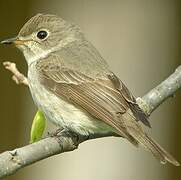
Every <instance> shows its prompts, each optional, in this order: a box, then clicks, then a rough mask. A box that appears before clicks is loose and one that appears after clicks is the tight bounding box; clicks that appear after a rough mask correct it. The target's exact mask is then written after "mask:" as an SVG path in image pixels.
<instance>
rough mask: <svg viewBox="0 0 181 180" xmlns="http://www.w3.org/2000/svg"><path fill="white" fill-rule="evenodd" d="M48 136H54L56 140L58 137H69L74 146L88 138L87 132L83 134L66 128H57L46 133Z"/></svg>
mask: <svg viewBox="0 0 181 180" xmlns="http://www.w3.org/2000/svg"><path fill="white" fill-rule="evenodd" d="M48 136H50V137H55V138H57V139H58V140H59V138H60V137H70V138H71V139H73V140H74V143H75V144H74V145H75V146H78V145H79V144H80V143H81V142H83V141H86V140H88V139H89V135H88V134H85V135H82V134H77V133H75V132H73V131H71V130H70V129H67V128H58V129H57V130H56V131H55V132H52V133H48Z"/></svg>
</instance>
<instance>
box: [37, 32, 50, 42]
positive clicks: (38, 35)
mask: <svg viewBox="0 0 181 180" xmlns="http://www.w3.org/2000/svg"><path fill="white" fill-rule="evenodd" d="M47 36H48V33H47V32H46V31H43V30H42V31H39V32H38V33H37V37H38V38H39V39H41V40H43V39H45V38H46V37H47Z"/></svg>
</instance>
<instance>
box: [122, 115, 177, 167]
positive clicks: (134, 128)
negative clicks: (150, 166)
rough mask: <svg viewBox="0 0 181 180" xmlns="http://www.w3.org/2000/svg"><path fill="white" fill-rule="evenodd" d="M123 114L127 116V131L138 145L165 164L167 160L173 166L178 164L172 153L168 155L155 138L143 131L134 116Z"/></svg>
mask: <svg viewBox="0 0 181 180" xmlns="http://www.w3.org/2000/svg"><path fill="white" fill-rule="evenodd" d="M125 115H126V116H127V117H125V118H126V119H127V122H128V123H127V125H126V129H127V132H128V133H129V134H130V135H131V136H132V137H133V138H134V140H135V141H137V143H138V145H139V144H140V145H142V146H143V147H144V148H145V149H146V150H148V151H150V152H151V153H152V154H153V156H154V157H155V158H157V159H158V160H159V161H160V162H161V163H162V164H165V163H166V162H167V161H168V162H170V163H172V164H173V165H175V166H180V163H179V162H178V161H177V160H176V159H175V158H174V157H173V156H172V155H170V154H169V153H168V152H167V151H166V150H164V149H163V148H162V147H161V146H160V145H159V144H158V143H157V142H156V141H155V140H153V139H152V138H151V137H149V136H148V135H147V134H146V133H145V132H144V131H143V129H142V128H141V126H140V124H139V123H137V122H136V121H135V119H134V117H133V116H132V115H131V114H130V113H129V114H128V113H127V114H125ZM128 116H129V118H128ZM130 142H132V141H130Z"/></svg>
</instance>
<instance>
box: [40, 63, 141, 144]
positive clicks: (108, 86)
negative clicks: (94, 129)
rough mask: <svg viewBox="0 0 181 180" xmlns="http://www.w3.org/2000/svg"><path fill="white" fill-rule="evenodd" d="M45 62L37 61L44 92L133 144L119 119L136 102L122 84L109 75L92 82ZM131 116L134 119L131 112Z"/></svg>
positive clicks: (78, 73)
mask: <svg viewBox="0 0 181 180" xmlns="http://www.w3.org/2000/svg"><path fill="white" fill-rule="evenodd" d="M41 62H42V63H41ZM44 62H45V59H44V60H42V61H40V62H39V63H38V64H37V69H38V71H39V80H40V83H41V84H42V85H43V86H44V87H45V88H46V89H47V90H49V91H51V92H52V93H54V94H56V95H57V96H59V97H62V98H65V99H66V100H67V101H69V102H71V103H74V104H75V105H76V106H80V107H81V108H83V109H84V110H86V111H87V112H89V113H90V114H91V115H92V116H94V117H96V118H97V119H99V120H102V121H104V122H105V123H107V124H109V125H110V126H112V127H114V128H115V129H116V130H117V132H118V133H119V135H121V136H123V137H126V138H127V139H129V140H130V141H131V142H132V143H134V144H135V142H134V140H133V138H132V137H131V136H130V134H129V133H128V132H127V126H129V123H127V122H125V120H123V119H122V118H121V116H122V115H123V114H124V113H126V112H128V110H129V109H133V108H134V105H136V103H135V100H134V98H133V96H132V95H131V93H130V92H129V91H128V89H127V88H126V87H125V85H124V84H123V83H122V82H121V81H119V83H117V81H118V79H117V80H116V76H115V75H113V74H112V73H110V74H109V75H107V76H105V77H104V78H96V79H94V78H91V77H89V76H87V75H85V74H83V73H80V72H78V71H75V70H72V69H68V68H63V67H60V66H58V64H57V63H51V62H52V61H48V62H49V64H48V66H47V63H44ZM44 64H46V67H45V66H44ZM113 76H114V79H113ZM130 104H133V106H130ZM136 106H137V105H136ZM136 110H137V109H135V111H136ZM130 112H131V111H130ZM130 114H131V115H132V116H134V113H130ZM141 115H142V114H141ZM136 118H137V117H136V116H135V117H134V118H133V119H134V121H135V120H136ZM138 120H139V119H138ZM135 122H136V121H135ZM136 124H137V123H136ZM130 126H131V125H130ZM138 128H139V126H138Z"/></svg>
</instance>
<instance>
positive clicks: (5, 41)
mask: <svg viewBox="0 0 181 180" xmlns="http://www.w3.org/2000/svg"><path fill="white" fill-rule="evenodd" d="M16 40H17V37H14V38H10V39H5V40H3V41H1V42H0V43H1V44H13V43H15V41H16Z"/></svg>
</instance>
